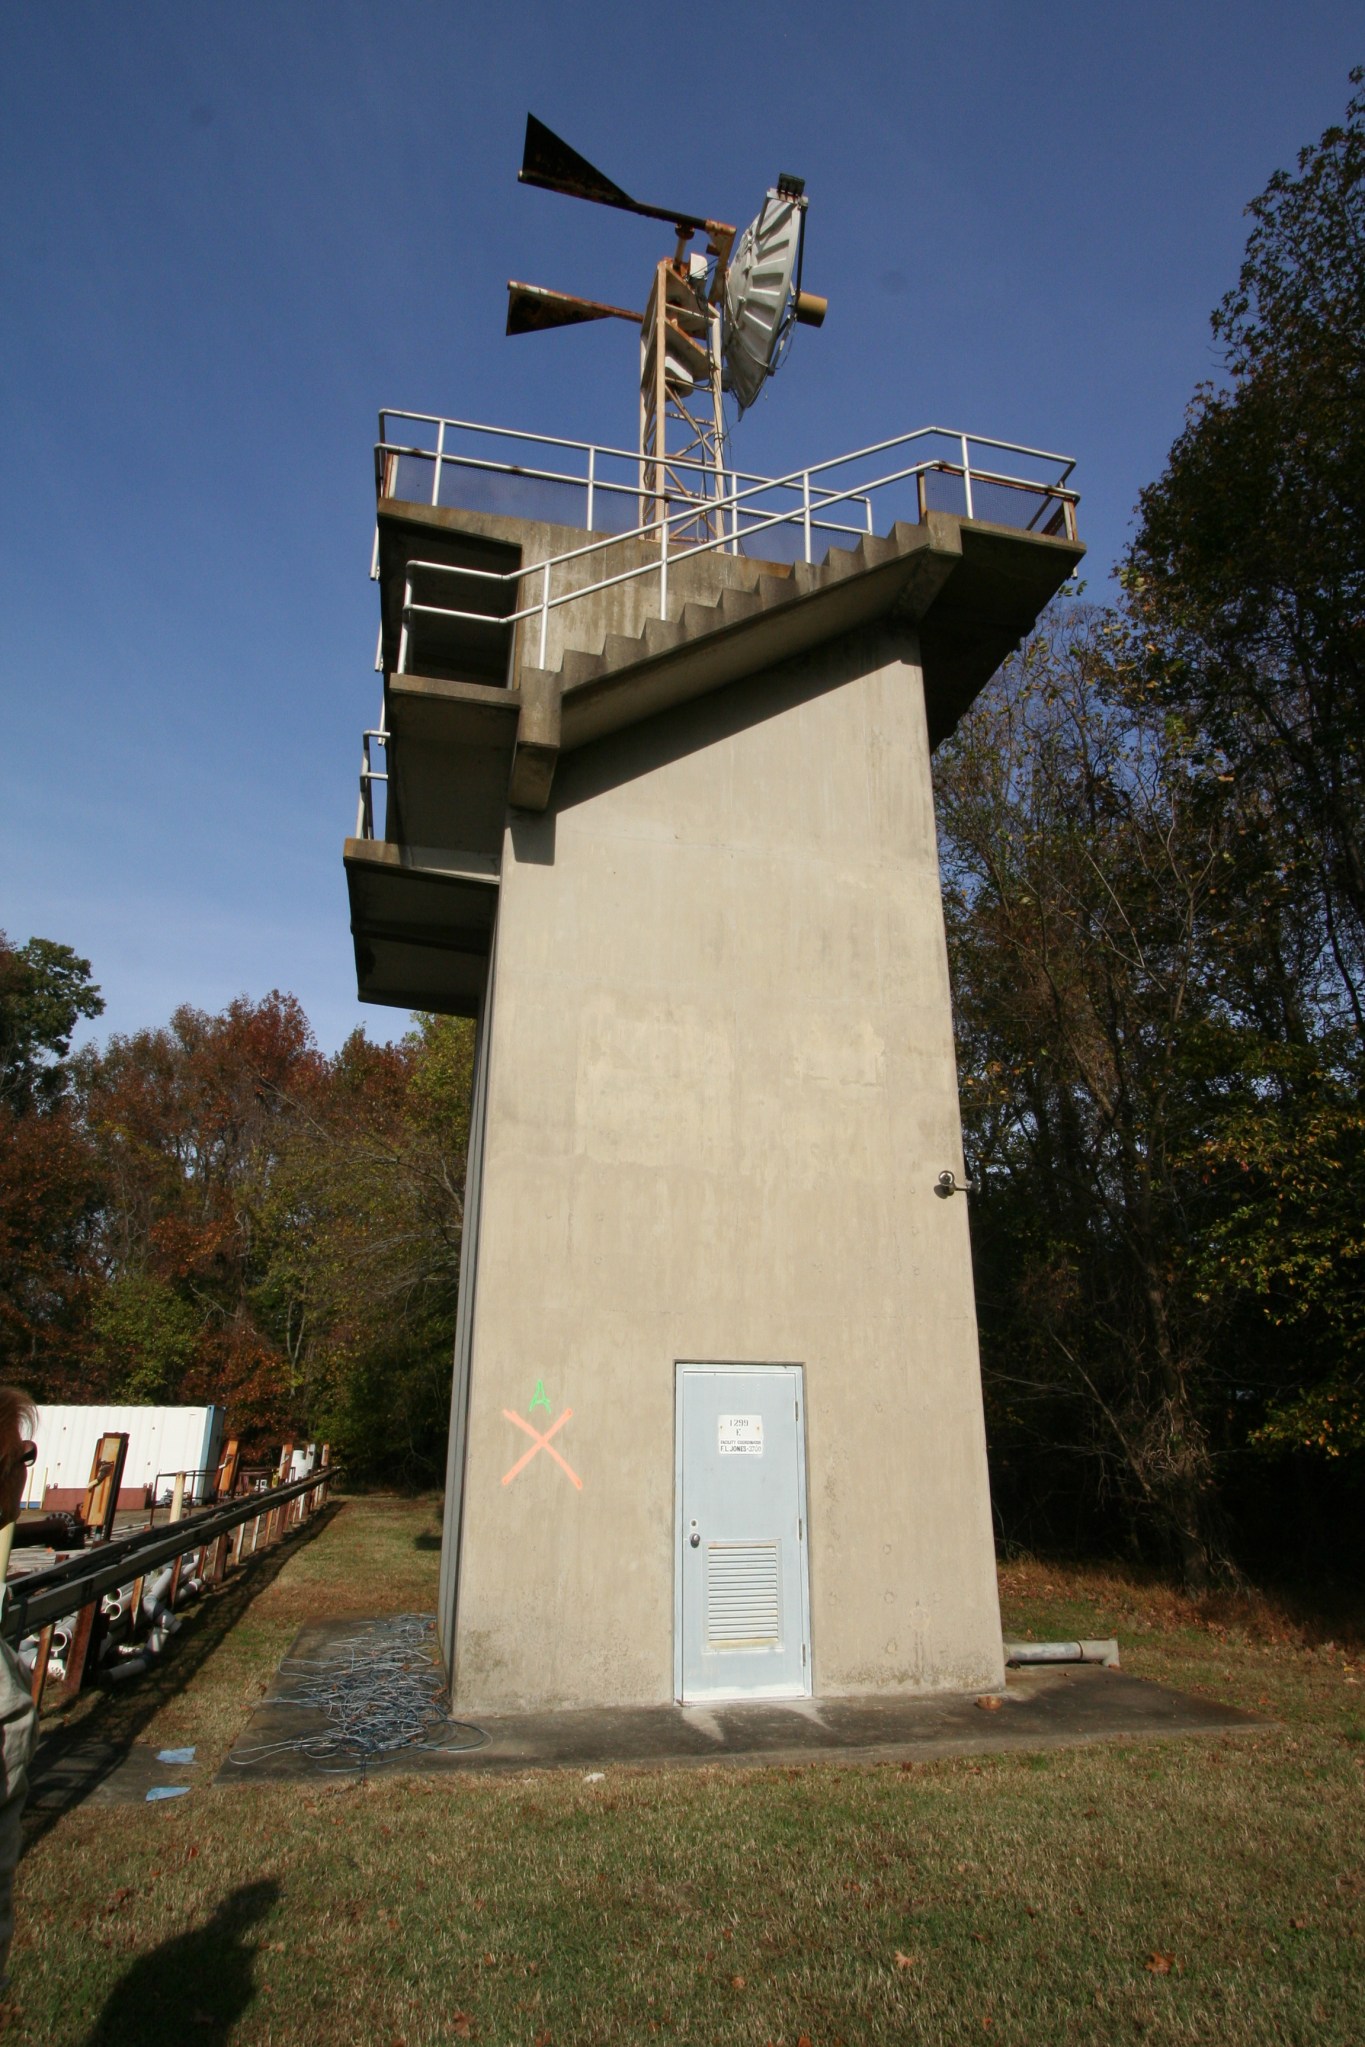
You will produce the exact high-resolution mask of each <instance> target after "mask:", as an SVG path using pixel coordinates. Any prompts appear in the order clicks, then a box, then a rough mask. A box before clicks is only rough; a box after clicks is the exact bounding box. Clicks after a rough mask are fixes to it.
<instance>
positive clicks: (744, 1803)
mask: <svg viewBox="0 0 1365 2047" xmlns="http://www.w3.org/2000/svg"><path fill="white" fill-rule="evenodd" d="M430 1525H431V1524H430V1520H429V1512H428V1509H427V1508H426V1507H425V1506H423V1505H419V1506H417V1507H415V1508H414V1507H411V1506H408V1505H402V1504H399V1503H385V1502H381V1501H377V1500H364V1501H355V1502H352V1503H349V1504H347V1505H346V1506H345V1507H344V1508H343V1509H342V1511H341V1512H340V1514H339V1515H338V1516H337V1518H336V1519H335V1521H334V1522H333V1523H332V1525H331V1526H330V1527H329V1528H328V1529H326V1530H325V1531H324V1532H323V1533H321V1534H320V1535H319V1536H318V1537H317V1538H316V1540H315V1541H314V1543H313V1544H312V1545H311V1546H310V1547H309V1548H307V1549H304V1550H301V1551H300V1552H299V1553H298V1554H296V1555H295V1556H293V1557H292V1558H290V1560H289V1561H288V1562H287V1563H286V1564H285V1565H284V1567H283V1568H282V1569H281V1570H280V1572H279V1574H278V1576H277V1577H276V1578H275V1579H274V1581H273V1582H272V1583H271V1584H270V1585H269V1586H268V1587H266V1588H265V1589H264V1590H262V1591H261V1592H260V1594H259V1596H258V1597H257V1599H256V1600H255V1602H254V1604H253V1606H252V1607H251V1609H250V1610H249V1611H247V1612H244V1613H241V1614H240V1615H238V1616H237V1618H236V1624H235V1626H233V1627H232V1628H231V1630H230V1631H229V1632H228V1633H227V1634H226V1635H225V1636H223V1638H222V1639H221V1640H220V1641H219V1642H218V1644H217V1646H216V1647H215V1648H214V1650H213V1653H212V1655H210V1656H209V1657H207V1658H206V1659H204V1660H203V1661H201V1662H200V1664H199V1667H198V1668H197V1669H196V1670H195V1671H194V1673H193V1675H192V1676H191V1678H190V1681H189V1682H188V1683H187V1684H186V1685H185V1687H184V1689H183V1690H182V1691H181V1692H179V1693H178V1694H176V1695H171V1696H167V1697H166V1698H165V1699H164V1700H163V1701H162V1702H161V1703H160V1705H159V1707H158V1709H157V1711H156V1713H155V1715H154V1717H153V1718H152V1719H151V1720H150V1721H149V1722H148V1725H147V1729H146V1734H147V1735H148V1736H150V1737H153V1738H155V1739H157V1740H160V1739H161V1738H162V1737H163V1736H164V1737H165V1738H166V1739H167V1740H171V1739H175V1740H176V1741H179V1740H181V1739H186V1740H194V1739H196V1738H197V1739H199V1740H200V1741H202V1742H206V1743H208V1744H209V1745H210V1747H211V1748H212V1750H213V1753H214V1754H215V1755H216V1754H217V1753H220V1752H221V1745H222V1744H223V1743H224V1741H225V1739H226V1738H227V1734H228V1732H229V1731H231V1732H235V1731H236V1727H237V1726H239V1725H240V1723H241V1719H242V1717H243V1710H244V1707H245V1705H246V1704H247V1703H248V1701H249V1699H250V1698H251V1697H252V1696H259V1692H260V1688H261V1687H263V1686H264V1685H265V1684H266V1683H267V1682H268V1679H269V1676H270V1673H271V1670H272V1669H273V1667H274V1662H275V1660H276V1659H277V1657H278V1655H279V1653H281V1652H282V1650H283V1648H284V1647H285V1646H287V1642H288V1639H289V1637H290V1635H291V1634H292V1632H293V1629H294V1627H295V1625H296V1624H297V1623H298V1621H300V1620H301V1619H304V1618H312V1617H314V1616H315V1615H317V1614H319V1613H324V1612H335V1611H347V1610H355V1611H360V1610H366V1609H368V1610H369V1611H378V1610H383V1608H385V1607H388V1608H390V1609H395V1610H396V1609H401V1608H403V1607H410V1606H414V1605H422V1604H424V1603H425V1604H427V1605H429V1604H430V1586H431V1573H432V1570H433V1568H434V1561H435V1553H434V1551H433V1550H431V1549H429V1548H416V1547H414V1542H415V1541H416V1542H420V1541H421V1540H422V1538H423V1536H424V1535H425V1534H426V1533H427V1532H428V1531H429V1529H430ZM339 1566H341V1567H345V1568H344V1569H342V1568H338V1567H339ZM362 1571H364V1572H365V1573H366V1574H367V1577H366V1579H362V1578H361V1576H360V1573H361V1572H362ZM343 1576H344V1577H347V1578H348V1580H349V1582H348V1583H347V1584H345V1585H343V1586H342V1587H341V1588H340V1589H338V1579H339V1578H341V1577H343ZM362 1585H364V1587H365V1591H364V1595H363V1596H362V1591H361V1587H362ZM1002 1585H1003V1590H1004V1595H1005V1600H1006V1606H1007V1623H1008V1625H1009V1626H1010V1627H1012V1628H1018V1629H1020V1630H1021V1631H1023V1632H1027V1631H1028V1630H1029V1629H1030V1628H1031V1629H1032V1630H1033V1632H1034V1633H1035V1634H1037V1635H1040V1636H1041V1635H1045V1634H1052V1633H1060V1632H1066V1633H1085V1634H1107V1633H1111V1632H1115V1631H1117V1632H1118V1633H1119V1635H1120V1636H1121V1638H1122V1639H1123V1642H1124V1648H1125V1652H1126V1653H1125V1661H1126V1662H1127V1664H1128V1666H1129V1667H1130V1668H1132V1669H1135V1670H1137V1671H1139V1672H1143V1673H1146V1674H1150V1675H1166V1676H1177V1675H1178V1676H1179V1677H1180V1678H1182V1680H1183V1681H1185V1682H1187V1683H1191V1682H1193V1683H1197V1684H1199V1685H1200V1686H1202V1687H1203V1688H1204V1689H1206V1690H1213V1691H1218V1692H1221V1693H1222V1694H1223V1695H1224V1696H1232V1697H1234V1698H1236V1699H1237V1701H1238V1702H1239V1703H1243V1704H1248V1705H1252V1706H1254V1705H1255V1704H1256V1703H1257V1700H1258V1699H1261V1700H1263V1701H1264V1705H1263V1710H1269V1711H1271V1712H1273V1713H1274V1714H1275V1715H1277V1716H1278V1718H1279V1719H1280V1720H1281V1721H1282V1722H1283V1723H1284V1724H1283V1725H1282V1726H1277V1727H1275V1728H1272V1729H1268V1730H1267V1732H1266V1733H1265V1734H1264V1735H1261V1736H1258V1737H1253V1738H1251V1739H1246V1738H1242V1739H1239V1740H1236V1741H1231V1740H1229V1741H1227V1742H1222V1741H1208V1740H1201V1741H1189V1742H1183V1743H1169V1744H1153V1745H1149V1746H1127V1747H1119V1748H1103V1749H1088V1750H1069V1751H1057V1752H1053V1753H1050V1754H1045V1755H1039V1756H1033V1757H1016V1756H1010V1757H1000V1758H990V1759H986V1758H983V1759H981V1760H979V1761H954V1762H941V1763H934V1764H926V1765H919V1766H915V1767H910V1768H904V1769H902V1768H897V1767H879V1768H873V1769H838V1768H832V1767H829V1766H825V1765H812V1766H808V1767H806V1768H803V1769H799V1770H792V1769H782V1770H769V1771H734V1770H724V1769H721V1770H712V1771H679V1772H675V1773H669V1772H644V1771H639V1772H635V1771H629V1772H628V1771H621V1772H615V1771H613V1772H609V1773H608V1775H607V1779H606V1781H605V1782H604V1783H602V1784H597V1785H593V1784H588V1783H586V1782H584V1781H583V1779H582V1778H581V1777H579V1776H578V1775H576V1774H575V1775H567V1774H559V1775H552V1774H536V1775H528V1776H527V1777H525V1778H522V1779H518V1780H516V1781H513V1782H508V1781H505V1780H493V1779H488V1780H480V1779H450V1778H447V1779H427V1780H423V1779H420V1778H408V1779H391V1780H387V1781H381V1782H379V1783H377V1784H371V1785H369V1786H363V1785H357V1784H353V1783H339V1784H338V1785H337V1786H336V1787H335V1788H318V1787H315V1786H313V1785H305V1786H301V1787H296V1788H294V1789H281V1788H257V1787H247V1786H240V1787H231V1788H228V1789H224V1790H221V1791H219V1790H215V1789H211V1788H205V1789H202V1790H198V1791H196V1792H194V1793H193V1794H192V1795H191V1796H190V1797H188V1798H186V1799H183V1800H178V1801H176V1802H175V1803H173V1804H169V1805H162V1806H151V1807H147V1808H142V1807H131V1808H123V1809H117V1810H111V1809H104V1810H94V1809H90V1808H86V1809H84V1810H80V1811H77V1812H75V1813H72V1814H70V1815H68V1816H67V1817H65V1818H64V1819H62V1820H61V1821H60V1823H59V1824H58V1825H57V1826H55V1827H53V1828H52V1829H51V1830H50V1831H49V1832H48V1833H47V1834H46V1835H45V1836H43V1838H41V1839H40V1840H38V1841H37V1843H36V1844H35V1846H34V1848H33V1850H32V1852H31V1854H30V1856H29V1858H28V1860H27V1861H26V1862H25V1864H24V1867H23V1869H22V1871H21V1880H20V1914H21V1934H20V1938H19V1941H18V1943H17V1944H16V1951H15V1958H14V1971H13V1974H14V1989H15V1994H16V1996H17V1998H18V2000H19V2008H18V2009H16V2008H15V2007H11V2008H10V2010H11V2025H12V2037H14V2038H15V2039H17V2040H25V2041H35V2042H37V2041H42V2042H44V2043H47V2042H51V2043H54V2047H62V2043H67V2042H72V2043H74V2042H77V2041H84V2040H89V2041H91V2042H94V2041H96V2040H98V2041H102V2042H105V2041H107V2042H109V2043H110V2047H114V2043H118V2042H134V2041H153V2040H154V2041H157V2042H158V2043H161V2042H165V2041H167V2040H170V2039H172V2038H184V2039H188V2040H190V2041H215V2040H217V2041H226V2040H232V2041H241V2042H261V2043H267V2042H268V2043H292V2042H298V2043H303V2042H331V2041H347V2042H359V2043H368V2042H377V2043H384V2047H388V2043H392V2042H398V2041H402V2042H404V2043H406V2047H426V2043H429V2042H437V2041H444V2040H452V2039H465V2038H472V2039H477V2040H481V2041H484V2042H489V2043H497V2042H504V2041H505V2042H525V2043H527V2047H530V2043H537V2042H538V2043H540V2047H548V2043H558V2047H568V2043H590V2042H599V2041H601V2042H608V2041H610V2042H623V2043H625V2042H629V2043H635V2042H642V2041H649V2040H651V2039H655V2038H658V2039H661V2040H668V2039H672V2040H675V2041H679V2042H697V2043H710V2042H718V2043H720V2042H724V2043H729V2042H735V2043H740V2042H743V2043H750V2042H752V2043H753V2047H764V2043H766V2042H783V2043H785V2047H798V2043H799V2042H801V2041H802V2040H806V2041H809V2042H810V2043H811V2047H833V2043H835V2042H837V2041H843V2042H844V2043H846V2047H854V2043H859V2047H862V2043H879V2042H886V2043H892V2042H895V2043H900V2042H919V2041H923V2042H926V2043H927V2042H933V2043H939V2042H942V2041H945V2040H958V2039H965V2038H982V2039H990V2040H999V2041H1008V2042H1011V2043H1018V2047H1035V2043H1041V2042H1047V2043H1049V2047H1051V2043H1053V2042H1087V2043H1088V2042H1090V2041H1093V2040H1096V2039H1101V2038H1103V2039H1104V2040H1106V2041H1108V2040H1114V2039H1119V2040H1143V2041H1163V2042H1164V2041H1171V2042H1176V2041H1180V2042H1201V2043H1203V2042H1208V2041H1213V2040H1216V2041H1218V2042H1220V2043H1227V2047H1235V2043H1242V2042H1246V2043H1252V2042H1256V2043H1259V2042H1269V2041H1276V2042H1298V2041H1303V2042H1308V2041H1309V2040H1312V2041H1313V2042H1314V2043H1318V2047H1328V2043H1343V2047H1344V2043H1347V2042H1351V2043H1355V2042H1358V2041H1359V2039H1360V2038H1361V2034H1362V2028H1361V2024H1360V2019H1359V2013H1360V2010H1361V2009H1362V2008H1365V1966H1363V1965H1362V1960H1361V1954H1362V1941H1361V1934H1362V1931H1365V1927H1363V1926H1362V1920H1363V1919H1365V1877H1363V1874H1362V1867H1361V1860H1360V1853H1361V1851H1360V1837H1361V1819H1362V1790H1365V1742H1362V1741H1361V1740H1360V1739H1359V1738H1358V1736H1359V1732H1360V1718H1361V1714H1360V1705H1359V1700H1360V1690H1359V1688H1357V1687H1356V1686H1354V1685H1352V1684H1351V1683H1350V1679H1351V1678H1352V1677H1353V1676H1354V1675H1355V1674H1356V1673H1355V1671H1354V1669H1353V1668H1348V1667H1346V1666H1347V1665H1353V1661H1354V1659H1353V1658H1351V1657H1349V1656H1347V1657H1343V1656H1342V1654H1341V1653H1340V1651H1339V1650H1337V1649H1335V1648H1334V1649H1331V1650H1330V1651H1329V1650H1327V1649H1326V1648H1325V1646H1324V1645H1322V1644H1311V1643H1306V1642H1305V1641H1304V1640H1303V1638H1302V1633H1303V1631H1302V1629H1299V1632H1298V1634H1297V1635H1295V1634H1294V1632H1293V1629H1292V1628H1291V1627H1290V1625H1289V1623H1288V1622H1287V1621H1286V1622H1285V1623H1284V1625H1283V1626H1281V1625H1280V1624H1279V1623H1278V1622H1276V1621H1275V1619H1274V1613H1275V1610H1274V1609H1271V1608H1269V1607H1266V1606H1264V1604H1262V1606H1261V1607H1258V1608H1254V1610H1252V1609H1253V1607H1254V1603H1252V1605H1251V1606H1249V1608H1248V1611H1247V1612H1246V1613H1244V1614H1243V1615H1242V1616H1241V1617H1240V1618H1229V1617H1227V1616H1223V1617H1219V1616H1218V1615H1217V1614H1215V1613H1214V1612H1212V1611H1205V1610H1204V1609H1201V1608H1197V1607H1192V1606H1190V1605H1189V1603H1188V1602H1182V1601H1180V1600H1179V1599H1178V1598H1176V1597H1175V1595H1172V1594H1171V1593H1170V1592H1169V1591H1168V1590H1167V1589H1166V1588H1164V1587H1161V1586H1159V1585H1156V1584H1144V1583H1143V1582H1141V1581H1139V1580H1137V1579H1135V1578H1133V1577H1130V1576H1126V1575H1123V1574H1119V1573H1114V1572H1108V1573H1105V1572H1076V1571H1070V1570H1068V1571H1065V1572H1063V1571H1060V1570H1057V1569H1055V1568H1054V1569H1051V1570H1048V1569H1044V1568H1043V1567H1041V1566H1037V1565H1032V1564H1015V1565H1011V1566H1009V1567H1008V1568H1007V1570H1006V1571H1004V1572H1003V1573H1002ZM422 1588H425V1591H424V1592H423V1590H422ZM211 1618H212V1615H211V1610H210V1611H209V1612H206V1613H205V1614H204V1615H203V1616H202V1617H201V1622H200V1624H201V1625H202V1623H203V1622H207V1621H209V1620H210V1619H211ZM186 1632H187V1634H188V1633H189V1631H188V1630H187V1631H186ZM187 1646H188V1645H187ZM167 1679H168V1680H169V1673H168V1674H167ZM84 1711H85V1712H86V1713H87V1714H89V1715H90V1717H91V1722H92V1726H93V1724H94V1722H95V1721H96V1720H97V1719H98V1708H97V1707H96V1708H95V1709H94V1710H93V1711H92V1709H91V1708H90V1707H85V1708H84ZM101 2013H103V2017H102V2018H101V2017H100V2016H99V2015H100V2014H101Z"/></svg>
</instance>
